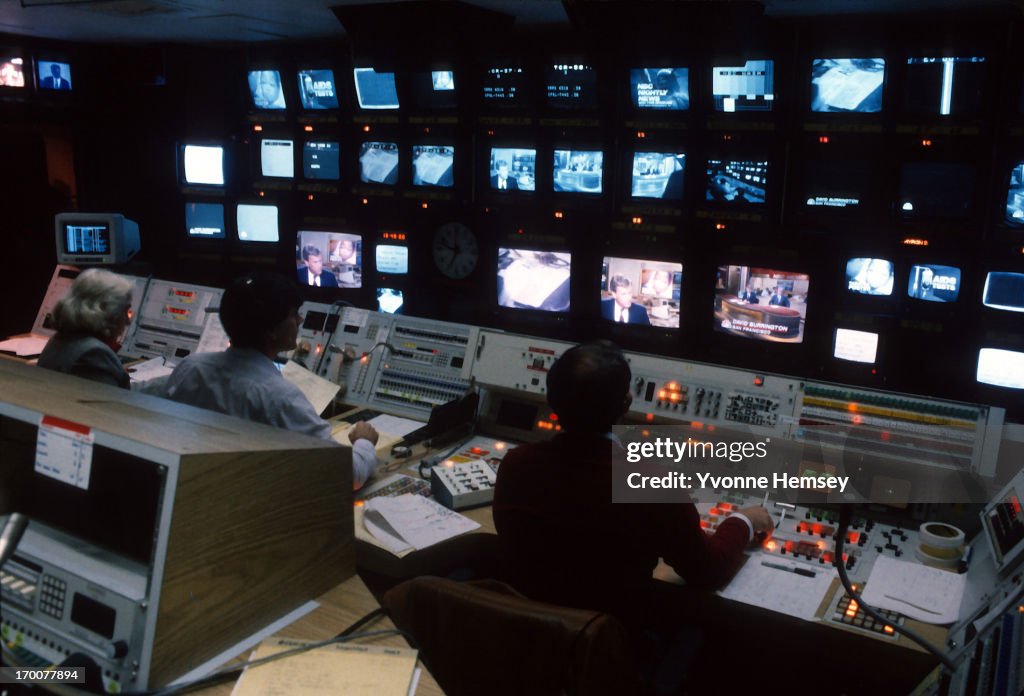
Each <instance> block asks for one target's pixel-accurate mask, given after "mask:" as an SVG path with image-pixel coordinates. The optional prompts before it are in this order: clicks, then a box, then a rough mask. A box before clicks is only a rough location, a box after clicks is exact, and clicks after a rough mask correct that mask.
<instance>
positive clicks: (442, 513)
mask: <svg viewBox="0 0 1024 696" xmlns="http://www.w3.org/2000/svg"><path fill="white" fill-rule="evenodd" d="M363 509H364V513H363V514H364V520H365V515H367V514H369V513H379V514H380V515H381V517H382V518H383V519H384V520H385V521H386V522H387V523H388V524H389V525H390V526H391V529H392V530H393V531H394V533H395V534H396V535H397V536H398V537H399V538H401V539H402V540H403V541H405V542H406V543H408V544H409V545H410V546H412V547H413V548H414V549H416V550H417V551H419V550H421V549H425V548H427V547H428V546H433V545H434V544H437V543H439V542H442V541H444V540H445V539H451V538H452V537H456V536H459V535H460V534H465V533H466V532H471V531H473V530H474V529H478V528H479V527H480V525H479V524H477V523H476V522H474V521H473V520H471V519H469V518H468V517H465V516H463V515H460V514H459V513H457V512H455V511H453V510H449V509H448V508H446V507H445V506H443V505H441V504H440V503H438V502H437V501H435V500H432V499H430V498H424V497H423V496H422V495H415V494H413V493H406V494H405V495H399V496H396V497H394V498H389V497H386V496H378V497H376V498H371V499H370V500H367V501H366V504H365V505H364V506H363Z"/></svg>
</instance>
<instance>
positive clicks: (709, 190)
mask: <svg viewBox="0 0 1024 696" xmlns="http://www.w3.org/2000/svg"><path fill="white" fill-rule="evenodd" d="M767 177H768V162H767V161H765V160H761V161H757V160H718V159H709V160H708V168H707V187H706V188H705V190H704V197H705V199H706V200H709V201H716V202H720V203H729V204H742V203H764V199H765V191H766V188H767V185H768V184H767Z"/></svg>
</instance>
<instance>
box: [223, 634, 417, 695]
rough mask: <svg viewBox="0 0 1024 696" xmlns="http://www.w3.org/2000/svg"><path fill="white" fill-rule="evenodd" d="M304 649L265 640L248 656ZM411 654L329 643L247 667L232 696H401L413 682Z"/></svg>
mask: <svg viewBox="0 0 1024 696" xmlns="http://www.w3.org/2000/svg"><path fill="white" fill-rule="evenodd" d="M305 644H306V643H304V642H302V641H296V640H289V639H286V638H268V639H267V640H265V641H263V642H262V643H261V644H260V646H259V647H258V648H256V651H255V652H254V653H253V655H252V659H254V660H255V659H260V658H263V657H267V656H268V655H274V654H276V653H279V652H283V651H285V650H291V649H294V648H298V647H301V646H303V645H305ZM415 672H416V651H415V650H411V649H409V648H387V647H383V646H379V645H359V644H357V643H335V644H332V645H327V646H324V647H322V648H316V649H315V650H309V651H307V652H302V653H298V654H295V655H289V656H288V657H285V658H282V659H280V660H274V661H272V662H268V663H266V664H263V665H258V666H255V667H247V668H246V670H245V671H244V672H242V676H241V677H239V679H238V682H237V683H236V684H235V688H234V690H233V691H232V692H231V693H232V694H233V696H284V695H285V694H287V695H288V696H319V695H320V694H348V695H349V696H364V695H365V696H407V695H408V694H409V693H411V687H412V686H413V684H414V682H415V679H416V674H415Z"/></svg>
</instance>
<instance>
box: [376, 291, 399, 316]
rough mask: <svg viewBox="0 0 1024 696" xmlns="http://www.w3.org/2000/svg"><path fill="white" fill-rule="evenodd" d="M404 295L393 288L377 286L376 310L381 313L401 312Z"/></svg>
mask: <svg viewBox="0 0 1024 696" xmlns="http://www.w3.org/2000/svg"><path fill="white" fill-rule="evenodd" d="M404 302H405V297H404V296H403V294H402V291H401V290H397V289H395V288H377V311H378V312H381V313H383V314H401V313H402V304H403V303H404Z"/></svg>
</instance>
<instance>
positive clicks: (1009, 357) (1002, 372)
mask: <svg viewBox="0 0 1024 696" xmlns="http://www.w3.org/2000/svg"><path fill="white" fill-rule="evenodd" d="M975 375H976V379H977V380H978V381H979V382H981V383H982V384H990V385H992V386H994V387H1005V388H1007V389H1024V353H1022V352H1020V351H1016V350H1005V349H1002V348H982V349H981V350H979V351H978V369H977V371H976V373H975Z"/></svg>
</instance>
